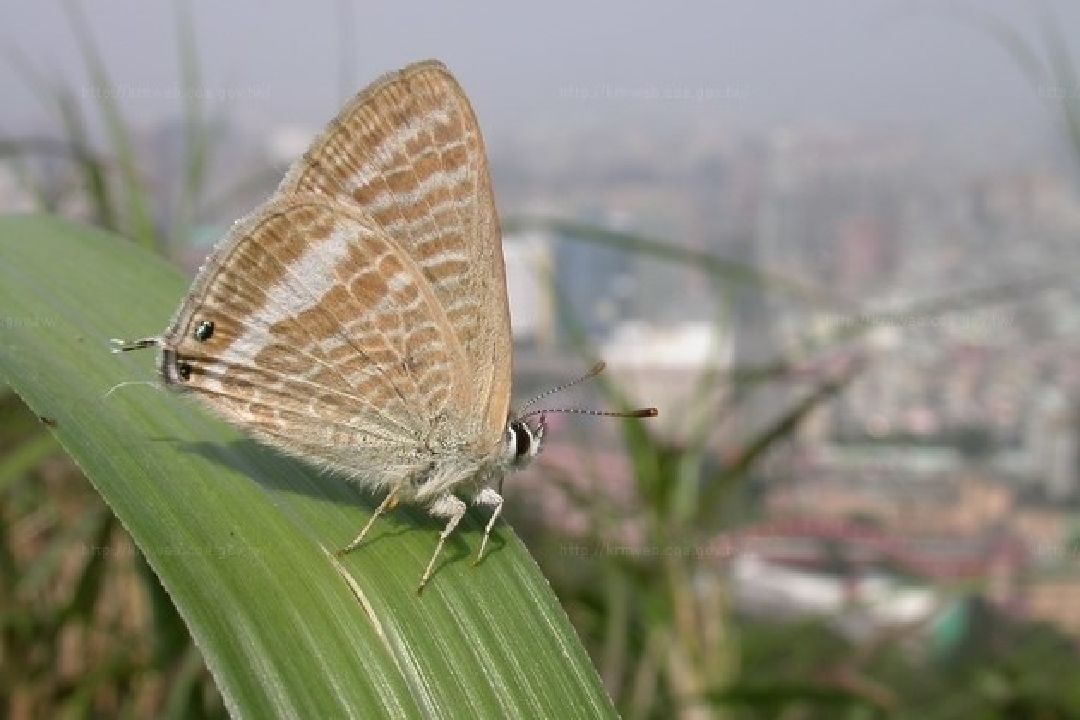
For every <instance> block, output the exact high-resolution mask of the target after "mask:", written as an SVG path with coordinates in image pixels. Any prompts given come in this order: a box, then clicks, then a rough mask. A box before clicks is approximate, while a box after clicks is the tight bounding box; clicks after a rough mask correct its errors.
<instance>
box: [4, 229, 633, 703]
mask: <svg viewBox="0 0 1080 720" xmlns="http://www.w3.org/2000/svg"><path fill="white" fill-rule="evenodd" d="M186 286H187V283H186V281H185V280H184V278H183V277H181V275H180V274H179V273H178V272H177V271H176V270H175V269H173V268H171V267H170V266H168V265H167V264H166V263H165V262H164V261H162V260H160V259H158V258H156V257H155V256H153V255H152V254H151V253H149V252H148V251H146V250H145V249H143V248H140V247H139V246H136V245H135V244H133V243H128V242H124V241H123V240H122V239H120V238H118V237H116V236H112V235H109V234H107V233H104V232H101V231H97V230H91V229H87V228H81V227H78V226H74V225H71V224H68V223H66V222H63V221H60V220H58V219H54V218H48V217H9V218H0V308H2V309H3V310H2V313H3V316H4V317H5V318H9V319H10V321H7V322H0V376H2V378H3V380H4V381H6V382H7V383H8V384H10V386H11V387H12V388H13V389H14V390H15V391H16V392H17V393H18V394H19V395H20V396H21V397H22V399H23V400H24V401H25V402H26V403H27V404H28V405H29V406H30V408H31V410H32V411H33V412H34V413H36V414H37V415H39V416H44V417H48V418H50V420H51V421H52V423H53V425H52V426H51V427H50V429H51V431H52V432H53V433H55V435H56V437H57V438H58V439H59V441H60V443H61V444H62V445H63V447H64V449H65V450H67V452H68V453H70V454H71V456H72V457H73V458H75V460H76V461H77V462H78V463H79V465H80V466H81V468H82V469H83V471H84V472H85V473H86V475H87V477H89V478H90V479H91V481H92V482H93V483H94V485H95V487H96V488H97V490H98V491H99V492H100V493H101V495H102V496H103V497H104V498H105V500H106V501H107V502H108V504H109V506H110V507H111V509H112V510H113V512H114V513H115V514H116V516H117V517H118V518H119V520H120V522H121V523H122V524H123V525H124V527H125V528H126V529H127V530H128V532H129V533H130V534H131V536H132V538H133V539H134V541H135V543H136V544H137V545H138V547H139V549H140V550H141V552H142V553H143V554H144V555H145V557H146V559H147V562H148V563H149V564H150V565H151V567H152V568H153V569H154V571H155V573H156V574H157V575H158V577H160V578H161V581H162V585H163V586H164V587H165V589H166V591H168V593H169V595H170V597H171V598H172V600H173V602H174V603H175V604H176V606H177V609H178V610H179V612H180V614H181V616H182V617H183V618H184V621H185V622H186V624H187V626H188V628H189V629H190V631H191V633H192V635H193V637H194V639H195V642H196V644H197V645H198V646H199V648H200V650H201V651H202V653H203V656H204V658H205V659H206V661H207V664H208V665H209V667H210V670H211V672H212V673H213V675H214V678H215V680H216V682H217V684H218V687H219V689H220V690H221V693H222V696H223V697H224V699H225V702H226V705H227V706H228V708H229V710H230V712H231V713H232V714H233V716H235V717H260V718H262V717H384V716H389V717H436V718H439V717H530V718H544V717H553V718H574V717H582V718H595V717H613V716H614V710H613V708H612V705H611V702H610V700H609V698H608V697H607V695H606V694H605V693H604V690H603V687H602V686H601V683H600V680H599V677H598V675H597V673H596V671H595V669H594V668H593V667H592V665H591V663H590V662H589V659H588V657H587V655H586V653H585V651H584V649H583V647H582V646H581V644H580V642H579V640H578V638H577V636H576V634H575V633H574V630H573V628H572V627H571V626H570V623H569V621H568V619H567V617H566V615H565V613H564V612H563V610H562V608H561V607H560V606H559V604H558V602H557V600H556V598H555V596H554V595H553V594H552V592H551V590H550V588H549V587H548V584H547V581H546V580H545V578H544V577H543V576H542V575H541V574H540V572H539V570H538V569H537V567H536V565H535V563H534V562H533V560H532V559H531V558H530V556H529V555H528V553H527V552H526V550H525V549H524V547H523V546H522V545H521V543H520V541H519V540H518V539H517V538H516V536H515V535H514V534H513V532H512V531H511V530H509V528H508V527H507V526H505V525H503V524H499V525H497V526H496V530H495V532H494V533H493V535H492V545H491V548H492V549H491V550H490V551H489V556H488V557H487V558H486V559H485V561H484V562H483V563H482V564H481V565H480V566H478V567H475V568H473V567H471V564H470V562H469V561H468V559H469V558H470V557H471V555H472V554H474V553H475V552H476V550H477V548H478V546H479V542H480V537H481V534H482V531H483V522H484V520H485V518H486V516H483V517H481V516H479V515H476V514H474V513H470V514H469V515H468V516H467V517H466V520H465V521H464V522H463V523H462V529H461V530H460V531H459V534H457V535H455V537H454V540H453V541H452V542H451V543H450V545H449V547H448V552H447V554H446V557H445V558H444V560H443V561H442V562H441V563H440V565H439V567H438V569H437V572H436V574H435V577H434V579H433V581H432V583H431V585H429V587H428V589H427V590H426V591H425V592H424V595H423V596H422V597H419V598H418V597H417V596H416V594H415V592H414V590H415V586H416V582H417V580H418V578H419V577H420V573H421V571H422V570H423V566H424V565H425V564H426V561H427V558H428V554H429V553H430V552H431V549H432V547H433V544H434V542H435V537H436V535H437V533H438V531H439V530H440V529H441V527H440V525H439V524H438V523H435V522H432V521H429V520H427V519H426V518H425V516H424V514H423V513H422V512H418V511H412V510H405V511H395V512H394V513H393V514H392V515H391V516H390V517H389V518H388V519H386V520H383V521H381V522H380V524H378V525H376V529H375V531H374V532H373V536H372V538H371V540H370V541H369V543H368V544H367V545H365V546H364V547H362V548H360V549H359V550H358V551H356V552H354V553H352V554H350V555H349V556H347V557H346V558H344V559H342V560H341V561H340V562H338V561H336V560H335V559H334V558H333V556H332V555H331V552H332V551H333V550H336V549H337V548H339V547H341V546H342V545H343V544H344V543H345V542H346V541H347V540H348V539H349V538H351V537H352V536H353V535H354V534H355V532H356V530H357V528H359V527H360V526H361V525H362V524H363V522H364V521H365V520H366V519H367V518H368V517H369V516H370V513H371V511H372V508H373V506H374V500H373V499H371V498H369V497H368V496H366V495H365V494H363V493H361V492H360V491H359V490H357V489H355V488H353V487H352V486H350V485H348V484H346V483H344V482H342V481H341V480H339V479H337V478H334V477H329V476H326V475H322V474H320V473H318V472H316V471H314V470H312V469H311V468H310V467H307V466H305V465H304V464H302V463H299V462H296V461H293V460H290V459H287V458H284V457H282V456H280V455H278V454H276V453H274V452H272V451H270V450H268V449H266V448H263V447H262V446H260V445H258V444H256V443H254V442H252V441H250V440H247V439H245V438H244V437H242V436H241V435H239V434H238V433H237V432H236V431H234V430H233V429H231V428H229V427H227V426H225V425H224V424H222V423H220V422H217V421H215V420H213V419H212V418H210V417H209V416H208V415H207V414H206V413H204V412H202V411H201V410H200V409H199V408H197V407H195V406H194V405H193V404H191V403H189V402H186V401H183V400H182V399H180V398H178V397H176V396H174V395H172V394H171V393H167V392H162V391H158V390H155V389H153V388H151V387H146V386H134V387H125V388H121V389H118V390H116V391H115V392H113V393H112V394H109V395H106V393H107V391H108V390H109V389H110V388H112V387H113V386H115V385H117V384H118V383H121V382H123V381H129V380H143V379H151V378H152V377H153V364H154V358H152V357H150V356H149V355H141V356H140V355H138V354H134V353H132V354H130V355H122V356H115V355H110V354H109V353H108V352H107V349H106V348H107V344H106V340H107V338H109V337H114V336H117V335H123V334H132V335H137V334H142V333H152V332H154V331H155V330H158V329H160V328H161V327H163V326H164V325H165V323H166V322H167V320H168V318H169V316H170V314H171V312H172V310H173V307H174V305H175V304H176V303H177V302H178V299H179V298H180V296H181V295H182V293H183V292H184V291H185V289H186Z"/></svg>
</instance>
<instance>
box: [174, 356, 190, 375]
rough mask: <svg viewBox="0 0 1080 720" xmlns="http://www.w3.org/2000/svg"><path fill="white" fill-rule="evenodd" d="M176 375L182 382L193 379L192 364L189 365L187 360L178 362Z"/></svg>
mask: <svg viewBox="0 0 1080 720" xmlns="http://www.w3.org/2000/svg"><path fill="white" fill-rule="evenodd" d="M176 375H177V377H179V378H180V379H181V380H190V379H191V363H189V362H187V361H185V360H180V361H178V362H177V363H176Z"/></svg>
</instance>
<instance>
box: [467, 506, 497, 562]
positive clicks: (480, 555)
mask: <svg viewBox="0 0 1080 720" xmlns="http://www.w3.org/2000/svg"><path fill="white" fill-rule="evenodd" d="M473 504H474V505H485V506H488V507H492V508H495V509H494V510H492V511H491V517H490V518H488V523H487V527H485V528H484V539H483V540H481V541H480V552H478V553H476V559H475V560H473V565H479V564H480V561H481V560H483V559H484V549H485V548H487V543H488V536H489V535H491V528H493V527H495V521H496V520H498V519H499V513H501V512H502V506H503V498H502V495H500V494H499V493H497V492H495V490H494V488H489V487H486V488H484V489H483V490H481V491H480V492H478V493H477V494H476V497H474V498H473Z"/></svg>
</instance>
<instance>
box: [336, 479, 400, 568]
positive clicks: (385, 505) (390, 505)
mask: <svg viewBox="0 0 1080 720" xmlns="http://www.w3.org/2000/svg"><path fill="white" fill-rule="evenodd" d="M395 505H397V495H396V494H395V493H394V492H393V491H391V492H390V494H389V495H387V496H386V499H385V500H383V501H382V502H381V503H380V504H379V507H377V508H375V512H374V513H373V514H372V515H371V517H370V518H369V519H368V521H367V524H366V525H364V529H363V530H361V531H360V534H359V535H357V536H356V538H355V539H354V540H353V541H352V542H351V543H349V544H348V545H346V546H345V547H343V548H342V549H340V550H338V551H337V552H336V553H334V554H335V555H337V556H338V557H341V556H342V555H344V554H345V553H348V552H352V551H353V550H355V549H356V548H357V547H359V545H360V543H361V542H363V541H364V536H365V535H367V532H368V530H370V529H371V526H372V525H374V524H375V520H376V519H377V518H378V517H379V516H380V515H382V514H383V513H385V512H386V511H387V510H393V509H394V506H395Z"/></svg>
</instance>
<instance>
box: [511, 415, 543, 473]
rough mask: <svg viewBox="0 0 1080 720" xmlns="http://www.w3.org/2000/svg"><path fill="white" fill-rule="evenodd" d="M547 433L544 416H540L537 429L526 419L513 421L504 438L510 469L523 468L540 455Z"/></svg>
mask: <svg viewBox="0 0 1080 720" xmlns="http://www.w3.org/2000/svg"><path fill="white" fill-rule="evenodd" d="M545 432H547V423H546V422H545V417H544V415H540V420H539V422H537V423H536V425H535V427H534V426H533V425H530V424H529V423H528V422H526V420H525V419H524V418H518V419H517V420H511V421H510V423H509V424H508V425H507V426H506V435H505V437H504V442H505V443H506V446H505V451H504V452H505V457H506V458H507V459H508V460H509V465H510V467H513V468H523V467H525V466H526V465H528V464H529V462H530V461H532V459H533V458H534V457H536V456H537V455H539V454H540V448H541V446H542V445H543V443H544V433H545Z"/></svg>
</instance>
